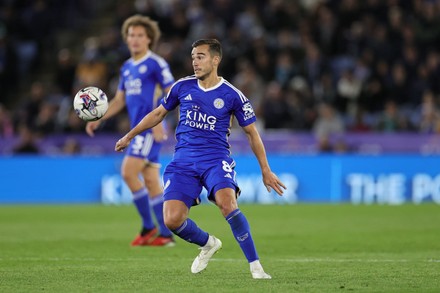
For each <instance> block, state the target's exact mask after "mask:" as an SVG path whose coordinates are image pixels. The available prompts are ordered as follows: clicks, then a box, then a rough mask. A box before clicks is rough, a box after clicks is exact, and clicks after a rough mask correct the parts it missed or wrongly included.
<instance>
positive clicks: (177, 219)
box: [164, 213, 185, 231]
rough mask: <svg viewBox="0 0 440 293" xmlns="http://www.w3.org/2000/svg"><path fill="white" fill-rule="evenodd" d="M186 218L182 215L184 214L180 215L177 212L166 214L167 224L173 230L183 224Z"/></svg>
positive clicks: (165, 220)
mask: <svg viewBox="0 0 440 293" xmlns="http://www.w3.org/2000/svg"><path fill="white" fill-rule="evenodd" d="M184 220H185V219H184V218H183V217H182V215H179V214H177V213H166V214H164V222H165V225H166V226H167V227H168V229H170V230H171V231H173V230H176V229H177V228H179V227H180V226H182V224H183V221H184Z"/></svg>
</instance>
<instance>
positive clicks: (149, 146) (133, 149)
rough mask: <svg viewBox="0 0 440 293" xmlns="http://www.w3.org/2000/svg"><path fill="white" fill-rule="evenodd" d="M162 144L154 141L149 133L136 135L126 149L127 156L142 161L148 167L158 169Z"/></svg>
mask: <svg viewBox="0 0 440 293" xmlns="http://www.w3.org/2000/svg"><path fill="white" fill-rule="evenodd" d="M161 147H162V143H159V142H156V141H155V140H154V137H153V134H152V133H151V132H146V133H145V132H142V133H141V134H138V135H136V136H135V137H134V138H133V139H132V140H131V142H130V145H129V146H128V149H127V156H131V157H136V158H141V159H144V160H145V161H146V162H147V163H148V164H149V165H151V166H154V167H160V163H159V152H160V148H161Z"/></svg>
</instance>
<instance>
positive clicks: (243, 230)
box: [115, 39, 286, 279]
mask: <svg viewBox="0 0 440 293" xmlns="http://www.w3.org/2000/svg"><path fill="white" fill-rule="evenodd" d="M191 57H192V64H193V69H194V75H193V76H189V77H185V78H182V79H180V80H178V81H177V82H176V83H175V84H174V85H173V86H172V87H171V90H170V92H169V93H168V95H167V96H166V97H165V99H163V101H162V102H161V105H160V106H159V107H157V108H156V109H154V110H153V111H152V112H151V113H149V114H148V115H147V116H145V117H144V118H143V119H142V120H141V121H140V122H139V124H138V125H136V126H135V127H134V128H132V129H131V130H130V131H129V132H128V133H127V134H126V135H125V136H123V137H122V138H121V139H120V140H118V141H117V142H116V145H115V150H116V151H122V150H124V149H125V148H126V147H127V146H128V145H129V143H130V141H131V140H132V139H133V138H134V137H136V135H137V134H138V133H141V132H142V131H144V130H146V129H150V128H151V127H154V126H155V125H157V124H159V123H160V122H161V121H162V120H163V119H164V117H165V116H166V115H167V113H168V112H169V111H171V110H173V109H175V108H176V107H177V106H179V109H180V119H179V123H178V125H177V128H176V138H177V144H176V147H175V153H174V158H173V160H172V161H171V163H170V164H169V165H168V166H167V167H166V169H165V172H164V182H165V187H164V188H165V191H164V200H165V204H164V215H165V223H166V225H167V226H168V228H170V229H171V231H172V232H173V233H174V234H175V235H177V236H179V237H180V238H182V239H183V240H185V241H187V242H190V243H194V244H196V245H199V246H200V247H201V248H200V249H201V252H200V254H199V255H198V256H197V257H196V259H195V260H194V262H193V263H192V266H191V272H192V273H194V274H196V273H199V272H201V271H203V270H204V269H205V268H206V267H207V265H208V262H209V260H210V259H211V257H212V256H213V254H214V253H216V252H217V251H218V250H219V249H220V248H221V247H222V242H221V241H220V240H219V239H218V238H216V237H214V236H213V235H210V234H208V233H207V232H205V231H203V230H202V229H201V228H199V227H198V226H197V225H196V223H194V221H192V220H191V219H190V218H188V214H189V210H190V208H191V207H192V206H193V205H196V204H198V203H200V192H201V190H202V187H205V188H206V190H207V191H208V199H209V200H211V201H212V202H214V203H215V204H216V205H217V206H218V207H219V208H220V211H221V213H222V214H223V216H224V217H225V219H226V221H227V222H228V223H229V225H230V227H231V230H232V233H233V234H234V237H235V239H236V240H237V242H238V244H239V246H240V248H241V250H242V251H243V253H244V255H245V257H246V259H247V260H248V262H249V263H250V271H251V274H252V277H253V278H254V279H270V278H271V276H270V275H269V274H267V273H265V272H264V270H263V267H262V265H261V264H260V261H259V257H258V254H257V250H256V248H255V244H254V241H253V239H252V235H251V231H250V227H249V223H248V221H247V219H246V217H245V216H244V214H243V213H242V212H241V211H240V209H239V208H238V204H237V197H238V195H239V193H240V189H239V187H238V185H237V182H236V181H235V171H234V167H235V162H234V160H233V159H232V158H231V157H230V145H229V143H228V136H229V134H230V128H231V122H232V119H233V117H235V118H236V119H237V121H238V123H239V125H240V126H241V127H242V128H243V130H244V132H245V133H246V135H247V138H248V140H249V143H250V146H251V148H252V151H253V152H254V154H255V156H256V158H257V160H258V162H259V165H260V168H261V172H262V176H263V182H264V184H265V186H266V188H267V190H268V191H269V192H270V191H271V189H274V190H275V191H276V192H277V193H278V194H279V195H282V194H283V189H285V188H286V187H285V185H284V184H283V183H282V182H281V181H280V180H279V179H278V177H277V176H276V175H275V174H274V173H273V172H272V171H271V169H270V166H269V163H268V161H267V157H266V152H265V148H264V145H263V143H262V141H261V137H260V135H259V133H258V131H257V128H256V126H255V121H256V117H255V113H254V111H253V109H252V106H251V104H250V103H249V100H248V99H247V98H246V97H245V96H244V95H243V93H241V92H240V91H239V90H238V89H236V88H235V87H234V86H233V85H231V84H230V83H229V82H228V81H226V80H225V79H223V78H222V77H219V76H218V74H217V69H218V66H219V64H220V61H221V59H222V48H221V44H220V43H219V42H218V41H217V40H215V39H201V40H198V41H196V42H194V43H193V45H192V52H191Z"/></svg>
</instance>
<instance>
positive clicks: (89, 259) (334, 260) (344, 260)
mask: <svg viewBox="0 0 440 293" xmlns="http://www.w3.org/2000/svg"><path fill="white" fill-rule="evenodd" d="M168 259H169V260H171V259H170V258H164V260H168ZM142 260H147V259H142V258H93V257H85V258H77V257H48V258H40V257H10V258H9V257H0V261H54V262H58V261H84V262H95V261H113V262H125V261H142ZM188 260H192V259H188ZM211 260H212V261H218V262H243V261H246V260H245V259H244V258H213V259H211ZM268 260H270V261H272V262H293V263H319V262H321V263H324V262H328V263H348V262H360V263H405V262H429V263H440V259H411V260H410V259H362V258H355V259H350V258H278V259H275V258H269V259H268Z"/></svg>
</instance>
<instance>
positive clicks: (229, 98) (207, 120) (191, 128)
mask: <svg viewBox="0 0 440 293" xmlns="http://www.w3.org/2000/svg"><path fill="white" fill-rule="evenodd" d="M161 104H162V105H163V106H164V107H165V109H167V110H168V111H171V110H173V109H175V108H176V107H177V106H180V107H179V109H180V110H179V111H180V112H179V123H178V125H177V128H176V139H177V144H176V148H175V155H174V157H175V158H199V159H200V158H202V156H203V159H208V160H209V159H211V158H218V157H223V156H225V155H227V156H229V155H230V145H229V142H228V138H229V135H230V131H231V126H232V120H233V117H235V118H236V119H237V121H238V124H239V125H240V126H242V127H244V126H247V125H249V124H251V123H253V122H255V121H256V117H255V113H254V110H253V108H252V106H251V104H250V102H249V100H248V99H247V98H246V97H245V96H244V95H243V93H242V92H241V91H239V90H238V89H237V88H235V87H234V86H233V85H231V84H230V83H229V82H228V81H226V80H225V79H223V78H221V81H220V82H219V83H218V84H217V85H216V86H214V87H212V88H208V89H204V88H202V87H200V86H199V83H198V80H197V78H196V77H195V76H188V77H185V78H182V79H180V80H178V81H177V82H176V83H175V84H174V85H173V86H172V87H171V90H170V92H169V93H168V95H167V96H166V97H165V98H164V99H163V100H162V102H161Z"/></svg>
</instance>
